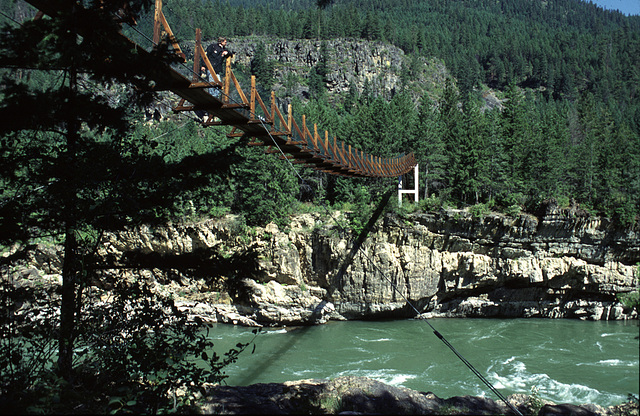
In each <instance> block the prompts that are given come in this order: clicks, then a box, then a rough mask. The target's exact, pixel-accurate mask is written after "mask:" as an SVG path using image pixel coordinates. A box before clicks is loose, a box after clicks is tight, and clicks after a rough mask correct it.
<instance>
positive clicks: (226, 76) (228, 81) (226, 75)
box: [222, 58, 231, 103]
mask: <svg viewBox="0 0 640 416" xmlns="http://www.w3.org/2000/svg"><path fill="white" fill-rule="evenodd" d="M225 61H226V64H227V65H226V68H225V72H224V97H222V101H224V102H225V103H229V89H230V87H231V59H230V58H227V59H225Z"/></svg>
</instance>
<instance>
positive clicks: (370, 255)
mask: <svg viewBox="0 0 640 416" xmlns="http://www.w3.org/2000/svg"><path fill="white" fill-rule="evenodd" d="M334 215H335V216H337V217H341V218H343V221H342V223H345V221H344V220H346V219H348V216H349V213H336V214H334ZM337 224H338V223H337V222H336V221H335V220H334V219H332V218H329V217H327V216H324V215H321V214H318V213H314V214H303V215H299V216H296V217H294V218H293V219H292V222H291V226H290V227H289V228H288V229H286V230H282V229H280V228H278V227H277V226H276V225H275V224H269V225H267V226H266V227H246V226H244V225H243V224H242V222H241V221H240V220H239V218H238V217H234V216H228V217H225V218H222V219H216V220H207V221H203V222H199V223H192V224H174V225H170V226H167V227H162V228H154V229H151V228H148V227H142V228H141V229H137V230H131V231H128V232H122V233H118V234H113V235H110V236H109V239H108V242H107V243H106V244H105V245H104V246H103V248H102V250H103V255H104V256H110V257H111V258H115V259H122V258H126V257H127V256H128V254H130V253H138V254H139V255H145V254H149V255H150V254H160V255H161V256H162V258H163V259H165V260H168V259H171V258H174V259H179V258H180V257H181V256H182V257H184V256H185V255H188V254H189V255H193V254H195V255H198V254H199V255H201V256H202V258H208V259H210V261H209V262H208V263H207V261H204V262H200V264H199V269H198V270H197V271H196V272H194V270H191V271H189V270H180V269H179V268H176V270H173V272H172V275H173V276H174V277H173V278H170V277H169V276H168V275H169V273H165V272H163V271H162V270H161V269H160V268H159V269H158V270H155V271H154V273H153V275H154V276H155V282H156V284H157V287H158V290H164V291H167V292H172V293H179V294H180V296H178V298H179V300H180V302H182V303H181V305H182V307H184V308H188V309H190V310H191V311H192V312H193V313H194V314H196V315H199V316H201V317H203V318H205V319H207V320H209V321H214V322H230V323H237V324H243V325H295V324H318V323H324V322H326V321H327V320H344V319H363V318H374V319H375V318H406V317H410V316H414V315H415V311H414V310H413V309H412V308H411V307H408V306H407V302H406V301H407V300H409V301H410V302H411V304H412V305H413V306H415V307H416V308H417V309H418V310H419V311H420V312H422V313H424V314H426V316H448V317H544V318H577V319H589V320H600V319H604V320H620V319H636V318H637V312H636V311H635V310H627V309H625V308H624V307H623V305H621V304H620V303H619V302H618V300H617V298H616V295H617V294H619V293H625V292H630V291H633V290H635V289H636V288H637V287H638V267H637V265H636V263H637V262H640V241H639V235H638V232H637V231H635V230H632V229H621V228H617V227H615V226H614V225H613V224H612V223H611V222H609V221H608V220H604V219H601V218H584V217H578V216H571V215H570V214H567V213H563V212H562V211H561V210H557V209H556V210H553V209H550V210H547V212H545V213H544V215H543V216H541V217H540V218H538V217H535V216H532V215H524V214H523V215H520V216H517V217H508V216H504V215H498V214H490V215H487V216H484V217H482V218H475V217H473V216H472V215H471V214H469V213H467V212H465V211H462V210H449V211H441V212H438V213H430V214H415V215H410V216H406V217H403V218H400V217H398V216H395V215H391V214H390V215H386V216H385V217H383V218H381V219H380V220H378V221H377V223H376V225H375V226H374V227H373V229H372V230H370V232H369V233H368V235H367V238H366V239H365V240H364V242H363V243H362V245H361V247H360V249H359V250H356V249H355V248H354V243H355V241H356V240H357V237H358V236H357V235H353V234H351V233H350V232H349V231H348V230H345V229H344V228H341V227H339V226H338V225H337ZM169 263H170V262H169ZM163 273H164V274H163ZM196 275H197V277H196ZM159 276H160V277H159ZM163 276H166V277H163ZM176 277H177V278H176Z"/></svg>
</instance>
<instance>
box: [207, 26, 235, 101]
mask: <svg viewBox="0 0 640 416" xmlns="http://www.w3.org/2000/svg"><path fill="white" fill-rule="evenodd" d="M206 52H207V58H209V62H211V66H212V67H213V70H214V71H215V72H216V75H218V78H219V79H220V80H221V81H222V73H223V71H224V65H223V63H224V60H225V58H228V57H230V56H231V54H230V53H229V51H228V50H227V38H224V37H220V38H218V42H217V43H215V42H214V43H212V44H211V45H209V47H208V48H207V51H206ZM211 92H212V95H213V96H214V97H219V96H220V90H218V89H214V91H211Z"/></svg>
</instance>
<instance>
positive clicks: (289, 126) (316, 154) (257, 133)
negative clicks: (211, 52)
mask: <svg viewBox="0 0 640 416" xmlns="http://www.w3.org/2000/svg"><path fill="white" fill-rule="evenodd" d="M163 29H164V33H163ZM163 38H165V39H168V40H169V43H170V44H171V46H172V47H173V49H174V51H175V52H176V54H177V55H178V56H180V57H181V58H182V60H183V62H186V57H185V54H184V53H183V52H182V50H181V48H180V45H179V44H178V42H177V41H175V37H174V36H173V32H172V31H171V28H170V26H169V23H168V22H167V20H166V18H165V16H164V13H163V12H162V0H156V10H155V14H154V39H153V40H154V44H155V45H158V44H159V43H160V41H161V40H162V39H163ZM202 66H204V67H205V68H206V69H207V71H208V73H209V74H210V79H202V78H201V71H200V68H201V67H202ZM224 72H225V73H224V77H220V75H221V74H217V73H216V72H215V70H214V68H213V66H212V64H211V62H210V61H209V59H208V57H207V55H206V52H205V49H204V48H203V46H202V34H201V30H200V29H196V41H195V48H194V59H193V71H192V76H191V79H192V83H191V85H190V86H189V88H194V89H196V88H200V89H203V90H206V91H208V93H209V94H210V95H211V96H212V97H216V99H217V100H207V101H210V102H211V103H214V104H215V105H217V106H221V107H216V109H220V108H221V109H225V110H227V109H232V110H234V115H241V116H243V117H244V120H246V121H243V123H246V124H248V125H255V126H262V128H261V129H260V128H256V129H249V128H247V127H246V125H245V128H241V129H240V130H239V127H238V123H239V121H238V120H237V118H233V119H232V120H224V119H221V118H218V117H216V114H220V113H219V111H218V112H216V111H213V110H212V109H211V108H210V107H209V108H208V109H207V108H204V109H205V111H206V113H207V115H206V116H205V117H204V119H203V120H202V124H203V125H204V126H216V125H233V126H234V128H233V129H232V130H231V132H230V133H229V136H235V137H238V136H249V137H251V138H252V141H251V142H250V143H249V144H250V145H253V146H266V147H267V149H266V152H268V153H286V154H288V155H289V156H286V155H281V157H287V158H291V159H294V163H302V164H306V165H308V166H311V167H313V168H315V169H318V170H321V171H326V172H329V173H332V174H338V175H347V176H381V177H393V176H395V177H397V176H400V175H402V174H404V173H406V172H408V171H409V170H411V169H412V168H413V166H415V164H416V162H415V158H414V157H413V154H410V155H406V156H405V155H402V156H398V157H394V158H384V159H383V158H380V157H377V156H373V155H368V154H365V153H364V152H363V151H361V150H359V149H356V148H355V147H352V146H351V145H350V144H345V143H344V142H343V141H339V140H338V139H337V138H336V137H335V136H334V137H333V138H332V139H330V138H329V133H328V131H326V130H325V131H324V134H320V133H319V132H318V126H317V124H314V125H313V127H312V129H310V128H309V127H308V126H307V120H306V116H305V115H302V120H301V122H300V123H298V122H297V121H296V120H295V119H294V117H293V112H292V108H291V105H288V108H287V112H286V116H285V115H283V114H282V112H281V111H280V109H279V108H278V107H277V105H276V97H275V93H274V92H273V91H271V96H270V100H269V103H270V104H266V103H265V101H264V100H263V98H262V97H261V96H260V94H259V92H258V88H257V86H256V78H255V76H251V86H250V89H249V91H248V92H245V90H243V88H242V86H241V85H240V82H239V81H238V79H237V77H236V76H235V74H234V72H233V70H232V68H231V59H226V60H225V69H224ZM214 104H210V106H211V105H214ZM201 108H202V107H198V105H196V104H193V103H187V100H186V99H185V98H182V99H181V101H180V103H179V104H178V106H176V107H174V111H194V110H198V109H201ZM207 110H208V111H207Z"/></svg>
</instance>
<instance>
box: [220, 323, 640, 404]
mask: <svg viewBox="0 0 640 416" xmlns="http://www.w3.org/2000/svg"><path fill="white" fill-rule="evenodd" d="M429 322H430V323H431V325H433V326H434V327H435V329H436V330H437V331H438V332H440V333H441V334H442V335H443V336H444V337H445V338H446V339H447V340H448V341H449V342H450V343H451V344H452V345H453V346H454V347H455V348H456V350H458V352H459V353H460V354H462V355H463V356H464V357H465V358H466V359H467V360H468V361H469V362H470V363H471V364H472V365H473V366H474V367H475V368H476V369H477V370H478V371H479V372H480V373H481V374H483V375H484V376H485V377H486V378H487V379H488V380H489V381H490V382H491V383H492V384H493V385H494V386H495V387H496V388H497V389H498V390H500V391H501V393H502V394H503V395H505V396H508V395H510V394H513V393H525V394H531V389H532V387H534V388H537V389H538V392H539V395H540V397H542V398H544V399H548V400H551V401H553V402H556V403H573V404H583V403H595V404H599V405H601V406H611V405H615V404H620V403H622V402H624V401H626V400H627V397H628V394H629V393H631V394H634V395H636V396H637V395H638V385H639V382H638V379H639V370H638V368H639V358H638V333H639V327H638V321H631V322H622V321H614V322H605V321H597V322H592V321H579V320H559V319H556V320H549V319H508V320H507V319H430V320H429ZM210 336H211V337H213V338H214V339H215V345H216V348H215V349H216V351H217V352H218V353H219V354H221V353H223V352H225V351H227V350H228V349H229V348H231V347H233V346H234V345H235V344H236V343H238V342H248V341H250V340H251V339H252V337H253V333H252V328H245V327H237V326H232V325H224V324H217V325H214V328H213V330H212V331H211V332H210ZM255 344H256V349H255V352H254V353H253V354H251V351H250V349H249V351H245V352H244V353H243V354H242V355H241V356H240V359H239V360H238V362H237V363H236V364H234V365H232V366H230V367H227V369H226V373H227V375H228V376H229V378H228V379H227V380H226V381H227V384H229V385H249V384H253V383H269V382H284V381H291V380H301V379H309V378H335V377H339V376H346V375H350V376H365V377H369V378H372V379H376V380H380V381H382V382H385V383H387V384H391V385H394V386H403V387H407V388H410V389H414V390H418V391H424V392H426V391H431V392H433V393H434V394H436V395H437V396H439V397H442V398H449V397H452V396H462V395H474V396H487V397H491V398H493V399H496V400H497V398H496V397H494V395H493V393H492V392H491V391H490V390H489V389H488V388H487V387H486V386H485V385H484V384H483V383H482V382H481V381H480V380H479V379H478V378H477V377H476V376H475V375H474V374H473V373H472V372H471V371H470V370H469V369H468V368H467V367H466V366H465V365H464V364H463V363H462V362H461V361H460V359H458V358H457V357H456V356H455V355H454V353H453V352H451V350H449V348H448V347H447V346H446V345H445V344H444V343H443V342H442V341H441V340H440V339H438V338H437V337H436V336H435V335H434V333H433V331H432V330H431V328H430V327H429V325H427V324H426V323H425V322H422V321H419V320H405V321H382V322H369V321H367V322H364V321H349V322H330V323H328V324H326V325H320V326H312V327H296V328H277V329H276V328H273V329H265V330H263V331H262V332H261V333H260V334H259V335H258V336H257V338H256V340H255Z"/></svg>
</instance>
